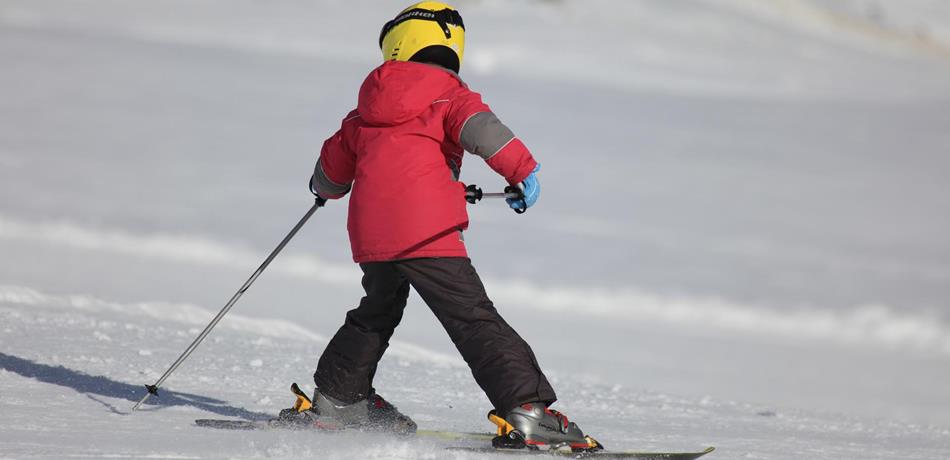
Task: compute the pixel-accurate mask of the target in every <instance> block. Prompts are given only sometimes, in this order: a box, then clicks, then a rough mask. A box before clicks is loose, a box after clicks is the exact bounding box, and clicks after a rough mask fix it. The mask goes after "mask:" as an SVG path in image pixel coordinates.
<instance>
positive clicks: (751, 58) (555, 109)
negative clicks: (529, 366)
mask: <svg viewBox="0 0 950 460" xmlns="http://www.w3.org/2000/svg"><path fill="white" fill-rule="evenodd" d="M403 6H404V5H403V4H402V2H394V1H385V2H370V1H350V2H329V1H304V0H283V1H269V2H259V1H254V0H230V1H224V0H201V1H194V0H187V1H186V0H161V1H150V2H130V1H127V0H71V1H69V2H65V1H61V0H58V1H57V0H0V415H2V417H0V458H73V457H92V458H202V459H203V458H300V457H329V458H340V457H354V458H357V457H358V458H420V457H425V458H446V457H448V458H451V457H467V456H469V455H468V454H465V455H463V454H457V455H455V454H453V455H449V454H448V453H447V452H445V451H444V450H442V447H443V446H444V445H445V444H444V443H441V442H436V441H432V440H424V439H409V440H407V439H398V438H387V437H379V436H371V435H361V434H358V433H357V434H347V435H345V436H342V437H340V436H327V435H322V434H318V433H246V432H238V433H231V432H217V431H210V430H207V429H200V428H198V427H195V426H193V425H192V423H191V422H192V420H193V419H195V418H203V417H219V416H221V417H230V418H244V419H258V418H262V417H266V416H268V415H270V414H274V413H276V412H277V411H278V410H280V409H281V408H283V407H286V406H288V404H290V402H291V400H292V397H291V396H290V394H289V392H288V391H287V388H288V387H289V384H290V383H291V382H293V381H297V382H299V383H301V384H302V385H304V386H305V387H308V389H312V381H311V374H312V372H313V368H314V366H315V363H316V360H317V358H318V356H319V354H320V352H321V350H322V347H323V345H324V344H325V341H326V339H327V337H329V336H331V335H332V334H333V333H334V332H335V330H336V328H337V327H338V326H339V323H340V322H341V321H342V318H343V314H344V312H345V310H346V309H348V308H350V307H351V306H352V305H354V304H355V302H356V301H357V299H358V298H359V295H360V287H359V271H358V269H357V267H356V266H355V265H353V264H352V262H351V261H350V259H349V246H348V243H347V239H346V233H345V224H344V221H345V207H346V206H345V202H343V203H332V204H331V205H330V206H327V207H326V208H323V209H321V210H320V211H319V212H318V213H317V214H316V216H315V217H314V219H313V221H312V222H311V223H310V224H308V226H307V227H306V228H305V229H304V230H303V231H302V232H301V234H300V236H298V238H297V239H296V240H295V241H294V242H293V243H292V244H291V245H290V246H289V247H288V248H287V249H286V250H285V253H284V254H282V255H281V256H280V258H278V259H277V261H276V262H275V263H274V265H272V267H271V268H270V269H268V271H267V272H266V273H265V274H264V275H263V276H262V277H261V278H260V279H259V280H258V282H257V284H255V285H254V286H253V287H252V289H251V290H250V291H249V292H248V293H247V294H246V295H245V297H244V298H243V299H242V301H241V302H240V303H239V304H238V305H237V306H236V307H235V309H234V310H233V311H232V313H231V314H230V315H229V316H228V317H227V318H226V319H225V320H224V321H223V322H222V323H221V325H220V326H219V329H218V330H216V331H215V332H214V333H213V334H212V335H211V336H210V337H209V339H208V341H207V342H206V343H205V344H204V345H202V347H201V348H200V349H199V350H198V352H196V353H195V355H194V356H193V357H192V358H191V360H190V361H188V362H187V363H186V364H185V365H183V366H182V368H181V369H179V371H178V373H176V374H175V375H174V376H173V377H172V378H171V379H170V380H169V381H168V383H167V390H168V391H167V392H165V393H164V394H163V396H162V397H161V398H159V399H154V400H152V401H151V405H149V406H147V407H146V409H145V410H144V411H142V412H141V413H136V414H129V409H130V407H131V405H132V404H133V403H134V401H137V400H138V399H139V398H140V397H141V395H142V391H143V390H142V385H143V384H145V383H152V382H154V380H155V379H157V378H158V377H159V376H160V375H161V373H162V372H163V371H164V370H165V368H166V367H167V366H168V365H169V364H170V363H171V362H172V361H173V360H174V358H175V357H177V356H178V354H179V353H180V352H181V351H182V350H183V349H184V348H185V347H186V346H187V345H188V343H190V342H191V340H192V339H193V338H194V336H195V335H196V334H197V333H198V332H199V331H200V330H201V328H202V327H203V326H204V325H205V324H206V323H207V321H208V320H209V319H210V318H211V317H212V316H213V315H214V313H215V312H216V311H217V309H218V308H220V306H221V305H222V304H223V302H224V301H225V300H226V299H227V298H228V297H229V296H230V295H231V294H232V293H233V292H234V290H235V289H236V288H238V287H239V286H240V283H241V282H243V281H244V279H246V277H247V276H249V275H250V273H251V272H252V271H253V270H254V268H256V267H257V265H258V264H259V263H260V261H261V260H263V258H264V257H265V256H266V255H267V253H268V252H269V251H270V250H271V249H272V247H273V246H274V245H276V243H277V241H278V240H279V239H280V238H281V237H282V236H283V235H284V234H285V233H286V232H287V231H288V230H289V228H290V227H291V225H293V223H294V222H296V220H297V219H298V218H299V217H300V216H301V215H302V214H303V212H304V211H306V209H307V207H308V206H309V205H310V202H309V199H308V197H307V194H306V192H305V189H304V186H303V184H304V183H305V182H306V179H307V178H308V177H309V174H310V169H311V167H312V164H313V161H314V159H315V157H316V152H317V151H318V149H319V146H320V143H321V142H322V140H323V138H325V137H326V136H327V135H328V134H329V133H331V132H332V131H333V130H334V129H336V127H337V126H339V121H340V117H342V115H343V114H345V113H346V112H347V111H348V110H349V109H351V108H352V105H353V103H354V100H355V94H356V89H357V88H358V85H359V83H360V82H361V80H362V78H363V76H364V75H365V73H366V72H367V71H368V70H369V69H370V68H372V67H373V66H374V65H376V64H377V63H378V59H379V56H378V50H377V49H375V40H376V36H377V33H378V27H379V25H380V24H381V23H382V22H384V21H385V20H386V19H387V18H388V17H389V16H391V15H392V12H394V11H396V10H398V9H399V8H401V7H403ZM460 8H462V9H463V14H464V15H465V18H466V24H467V25H468V27H469V29H470V30H469V31H468V36H469V48H468V50H467V54H466V62H465V64H464V65H463V77H465V78H466V80H467V81H468V82H469V83H470V84H471V85H472V86H473V87H474V88H475V89H477V90H479V91H482V92H483V93H484V94H485V97H486V100H487V101H488V102H489V103H490V104H492V106H493V107H494V108H495V109H496V110H497V111H498V113H499V115H500V116H501V118H502V119H503V120H505V121H506V122H507V123H508V124H509V125H511V126H512V127H513V129H514V130H515V131H516V132H517V133H518V134H519V136H520V137H522V138H523V139H524V140H525V142H526V143H527V144H528V145H529V146H530V147H531V148H532V149H533V151H534V152H535V153H536V155H537V156H538V158H539V159H540V160H541V162H542V164H543V165H544V169H543V173H542V182H543V183H544V197H543V199H542V200H541V201H540V202H539V205H538V207H536V208H534V209H532V211H531V212H529V213H527V214H525V215H523V216H515V215H514V214H513V213H511V212H510V211H508V210H506V209H504V208H503V207H502V206H499V205H497V204H489V203H484V204H479V205H477V206H474V207H472V208H471V209H470V213H471V217H472V220H473V224H472V228H471V230H470V231H469V232H468V235H467V237H466V241H467V243H468V245H469V249H470V252H471V255H472V258H473V259H474V262H475V265H476V266H477V267H478V269H479V271H480V273H481V274H482V277H483V278H484V279H485V281H486V285H487V287H488V291H489V294H490V295H491V296H492V298H493V299H494V300H495V302H496V304H497V305H498V307H499V309H500V310H501V311H502V313H503V314H504V315H505V317H506V319H508V321H509V322H510V323H512V324H513V325H514V326H515V327H516V329H518V330H519V332H520V333H521V334H522V335H523V336H525V338H526V339H527V340H528V341H529V342H530V343H531V344H532V346H533V347H534V349H535V351H536V352H537V354H538V357H539V360H540V362H541V364H542V365H543V367H544V368H545V369H546V370H547V372H548V374H549V376H550V377H551V378H552V381H553V383H554V385H555V388H556V390H557V391H558V393H559V396H560V398H561V399H560V401H559V403H558V407H559V408H560V409H561V410H563V411H564V412H565V413H567V414H569V415H570V416H571V418H572V419H574V420H576V421H578V423H579V424H580V425H581V426H582V427H583V428H584V429H586V430H588V431H590V432H591V433H593V434H594V435H595V436H596V437H598V438H599V439H601V440H602V441H603V442H604V443H605V444H607V446H608V447H610V448H612V449H639V450H647V449H657V450H661V449H663V450H665V449H674V450H681V449H698V448H702V447H704V446H707V445H715V446H717V447H718V450H717V452H716V453H714V454H712V455H710V457H709V458H711V459H715V458H769V459H773V458H774V459H786V458H787V459H800V458H862V459H876V458H881V459H884V458H887V459H893V458H895V457H898V456H899V457H900V458H906V459H934V458H946V457H948V456H950V429H948V428H950V385H947V384H946V382H948V381H950V303H948V300H947V299H950V245H948V244H947V238H946V234H947V233H948V231H950V181H948V176H947V171H948V170H950V169H948V168H950V157H948V156H947V152H948V151H950V129H948V127H950V52H948V50H950V35H948V32H947V31H948V30H950V6H948V5H946V4H945V2H941V1H935V0H905V1H901V2H878V1H874V0H801V1H793V0H787V1H786V0H774V1H770V2H759V1H752V0H703V1H672V0H670V1H613V2H611V1H606V0H596V1H593V0H591V1H583V2H581V1H567V0H565V1H524V2H514V3H510V2H504V3H502V2H475V1H467V2H462V3H461V4H460ZM552 31H553V32H556V33H554V34H552V33H551V32H552ZM476 160H477V158H474V157H470V158H469V160H467V161H468V164H467V165H466V167H465V168H464V170H463V180H465V181H467V182H470V183H477V184H479V185H482V186H483V187H484V188H486V189H488V190H491V189H493V188H495V187H499V188H500V187H501V185H502V184H501V183H500V181H499V180H498V178H497V177H494V176H493V175H492V173H491V172H490V171H489V170H488V169H487V168H485V167H484V166H483V165H481V164H479V162H478V161H476ZM591 191H597V195H596V197H595V196H593V195H592V193H591ZM526 235H527V236H526ZM426 310H427V309H426V308H425V306H424V305H423V304H422V303H421V302H420V301H419V300H418V299H417V298H415V297H413V298H412V299H411V300H410V306H409V308H408V310H407V314H406V317H405V319H404V321H403V325H402V326H401V327H400V329H399V330H398V331H397V333H396V335H395V337H394V342H393V346H392V347H391V348H390V352H389V353H388V354H387V356H386V358H385V359H384V361H383V363H382V365H381V369H380V372H379V376H378V381H377V387H378V388H379V389H380V391H381V393H382V394H383V395H384V396H386V397H387V398H388V399H390V400H391V401H393V402H394V403H395V404H396V405H397V406H398V407H400V409H402V410H403V411H405V412H407V413H409V414H411V415H412V416H413V417H414V418H415V419H416V420H417V421H418V422H419V424H420V425H421V426H422V427H423V428H433V429H435V428H443V429H456V430H465V431H474V430H478V431H483V430H487V429H489V428H490V424H489V423H488V422H487V421H485V420H484V414H485V412H486V411H487V410H488V408H489V407H488V401H487V400H486V398H485V397H484V396H483V395H482V394H481V392H480V391H479V389H478V388H477V386H475V384H474V382H473V381H472V379H471V377H470V375H469V372H468V370H467V368H466V367H465V366H464V363H463V362H462V361H461V360H460V359H459V358H458V357H457V354H456V353H455V350H454V348H453V347H452V344H451V342H449V341H448V339H447V338H446V337H445V334H444V333H443V332H442V331H441V330H440V328H439V326H438V323H437V322H436V321H435V320H434V319H433V318H432V317H431V316H432V315H431V314H429V312H428V311H426Z"/></svg>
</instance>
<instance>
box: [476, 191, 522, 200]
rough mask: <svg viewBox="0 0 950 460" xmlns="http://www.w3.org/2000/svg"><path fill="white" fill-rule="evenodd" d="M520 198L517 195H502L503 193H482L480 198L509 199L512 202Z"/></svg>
mask: <svg viewBox="0 0 950 460" xmlns="http://www.w3.org/2000/svg"><path fill="white" fill-rule="evenodd" d="M520 197H521V194H519V193H504V192H491V193H482V198H506V199H508V198H510V199H512V200H517V199H518V198H520Z"/></svg>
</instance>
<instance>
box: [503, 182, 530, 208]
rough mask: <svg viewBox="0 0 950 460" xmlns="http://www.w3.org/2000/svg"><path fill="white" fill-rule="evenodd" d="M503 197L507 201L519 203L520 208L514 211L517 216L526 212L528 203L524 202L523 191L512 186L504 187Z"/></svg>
mask: <svg viewBox="0 0 950 460" xmlns="http://www.w3.org/2000/svg"><path fill="white" fill-rule="evenodd" d="M505 196H507V197H508V199H509V200H515V201H521V208H520V209H514V211H515V213H517V214H524V213H525V211H527V210H528V203H526V202H525V201H524V191H523V190H521V189H520V188H518V187H515V186H514V185H509V186H507V187H505Z"/></svg>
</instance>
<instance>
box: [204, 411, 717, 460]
mask: <svg viewBox="0 0 950 460" xmlns="http://www.w3.org/2000/svg"><path fill="white" fill-rule="evenodd" d="M195 425H197V426H200V427H205V428H215V429H221V430H315V431H324V432H331V433H332V432H334V431H336V430H329V429H323V428H319V427H309V426H307V427H301V426H300V425H296V426H294V425H287V424H284V423H280V422H278V421H277V420H257V421H251V420H228V419H214V418H212V419H209V418H202V419H197V420H195ZM415 436H422V437H426V438H437V439H443V440H447V441H483V442H490V441H491V440H492V438H494V437H495V435H494V434H493V433H472V432H464V431H445V430H416V433H415ZM446 450H450V451H460V452H473V453H485V454H498V455H506V454H508V455H547V456H553V457H563V458H579V459H584V458H629V459H636V460H694V459H697V458H699V457H702V456H703V455H706V454H708V453H710V452H712V451H713V450H715V448H714V447H709V448H706V450H703V451H700V452H610V451H604V450H598V451H587V452H570V451H559V450H531V449H496V448H494V447H487V446H486V447H463V446H452V447H446Z"/></svg>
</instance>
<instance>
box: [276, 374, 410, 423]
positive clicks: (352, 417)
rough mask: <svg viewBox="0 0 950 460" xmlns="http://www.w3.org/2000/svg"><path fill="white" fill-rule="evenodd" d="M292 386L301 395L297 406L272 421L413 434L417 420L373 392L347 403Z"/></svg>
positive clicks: (298, 396)
mask: <svg viewBox="0 0 950 460" xmlns="http://www.w3.org/2000/svg"><path fill="white" fill-rule="evenodd" d="M290 390H291V391H292V392H293V393H294V395H295V396H296V397H297V401H296V402H294V407H292V408H289V409H284V410H282V411H280V415H279V416H278V417H277V419H275V420H274V421H273V422H272V423H274V424H277V425H280V426H284V427H290V428H293V427H301V428H304V427H306V428H317V429H322V430H331V431H334V430H345V429H358V430H367V431H383V432H388V433H394V434H413V433H415V432H416V423H415V422H413V421H412V419H410V418H409V417H407V416H406V415H404V414H402V413H401V412H399V410H397V409H396V407H395V406H393V405H392V404H390V403H389V402H388V401H386V400H385V399H383V397H382V396H380V395H378V394H376V393H375V392H373V393H372V394H370V395H369V397H368V398H366V399H363V400H361V401H357V402H355V403H352V404H345V403H343V402H340V401H337V400H336V399H334V398H332V397H330V396H326V395H324V394H323V393H320V390H319V389H317V390H315V391H314V393H313V399H310V398H308V397H307V395H306V394H304V393H303V391H301V390H300V387H298V386H297V384H296V383H295V384H293V385H291V387H290Z"/></svg>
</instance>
